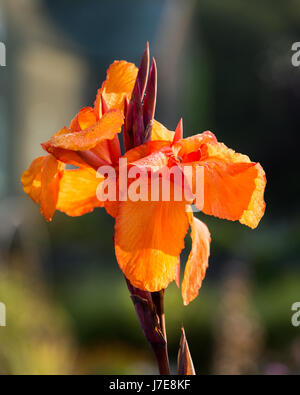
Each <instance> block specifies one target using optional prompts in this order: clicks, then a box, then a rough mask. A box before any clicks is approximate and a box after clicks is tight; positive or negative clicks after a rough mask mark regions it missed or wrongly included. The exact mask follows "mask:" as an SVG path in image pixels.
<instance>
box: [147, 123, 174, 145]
mask: <svg viewBox="0 0 300 395" xmlns="http://www.w3.org/2000/svg"><path fill="white" fill-rule="evenodd" d="M173 138H174V132H172V131H171V130H168V129H167V128H166V127H165V126H164V125H163V124H161V123H159V122H158V121H156V120H155V119H154V120H153V126H152V131H151V140H152V141H155V140H164V141H169V142H172V141H173Z"/></svg>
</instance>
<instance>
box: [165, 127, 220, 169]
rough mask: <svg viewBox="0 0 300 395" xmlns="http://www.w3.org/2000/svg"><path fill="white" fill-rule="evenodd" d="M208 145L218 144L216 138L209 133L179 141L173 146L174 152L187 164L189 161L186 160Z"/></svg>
mask: <svg viewBox="0 0 300 395" xmlns="http://www.w3.org/2000/svg"><path fill="white" fill-rule="evenodd" d="M207 143H217V139H216V136H215V135H214V134H213V133H212V132H209V131H206V132H203V133H200V134H196V135H194V136H191V137H187V138H185V139H182V140H179V141H177V142H176V143H175V144H174V146H173V150H174V153H175V154H176V155H178V156H179V157H180V158H181V159H182V160H183V161H184V162H185V161H189V160H186V159H188V158H186V157H187V156H188V155H190V154H191V153H193V152H197V151H198V150H199V149H201V147H202V146H203V144H207Z"/></svg>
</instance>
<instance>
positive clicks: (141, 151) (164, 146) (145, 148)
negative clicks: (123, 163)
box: [123, 140, 171, 164]
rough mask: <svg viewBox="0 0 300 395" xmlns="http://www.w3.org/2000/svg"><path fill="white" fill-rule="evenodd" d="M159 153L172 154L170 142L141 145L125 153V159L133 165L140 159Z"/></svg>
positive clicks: (150, 142)
mask: <svg viewBox="0 0 300 395" xmlns="http://www.w3.org/2000/svg"><path fill="white" fill-rule="evenodd" d="M158 151H162V152H167V151H168V152H171V148H170V144H169V142H168V141H158V140H157V141H148V142H147V143H145V144H142V145H139V146H137V147H135V148H132V149H130V150H129V151H127V152H126V153H125V155H124V156H123V158H126V159H127V162H128V163H129V164H130V163H133V162H136V161H138V160H140V159H143V158H146V157H147V156H149V155H151V154H153V153H156V152H158Z"/></svg>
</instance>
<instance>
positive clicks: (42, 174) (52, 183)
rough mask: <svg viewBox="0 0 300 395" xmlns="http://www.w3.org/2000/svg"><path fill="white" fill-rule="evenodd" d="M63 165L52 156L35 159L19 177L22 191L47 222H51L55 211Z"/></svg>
mask: <svg viewBox="0 0 300 395" xmlns="http://www.w3.org/2000/svg"><path fill="white" fill-rule="evenodd" d="M63 170H64V164H63V163H61V162H59V161H57V160H56V158H55V157H54V156H53V155H47V156H42V157H39V158H37V159H35V160H34V161H33V162H32V164H31V165H30V167H29V169H28V170H25V172H24V173H23V175H22V177H21V182H22V184H23V189H24V191H25V192H26V193H27V194H28V196H29V197H30V198H31V199H32V200H33V201H34V202H35V203H40V210H41V213H42V214H43V216H44V217H45V219H46V220H47V221H51V220H52V217H53V215H54V213H55V210H56V204H57V200H58V192H59V184H60V180H61V177H62V174H63Z"/></svg>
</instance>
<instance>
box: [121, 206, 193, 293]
mask: <svg viewBox="0 0 300 395" xmlns="http://www.w3.org/2000/svg"><path fill="white" fill-rule="evenodd" d="M187 229H188V220H187V215H186V212H185V202H141V201H138V202H131V201H126V202H120V204H119V209H118V213H117V217H116V225H115V250H116V256H117V260H118V263H119V266H120V268H121V269H122V271H123V273H124V275H125V276H126V277H127V279H128V280H129V281H130V282H131V284H132V285H134V286H135V287H137V288H140V289H142V290H147V291H150V292H154V291H160V290H161V289H163V288H166V287H167V286H168V284H169V283H170V282H171V281H173V280H175V278H176V268H177V265H178V256H179V254H180V252H181V250H182V249H183V247H184V237H185V234H186V232H187Z"/></svg>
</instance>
